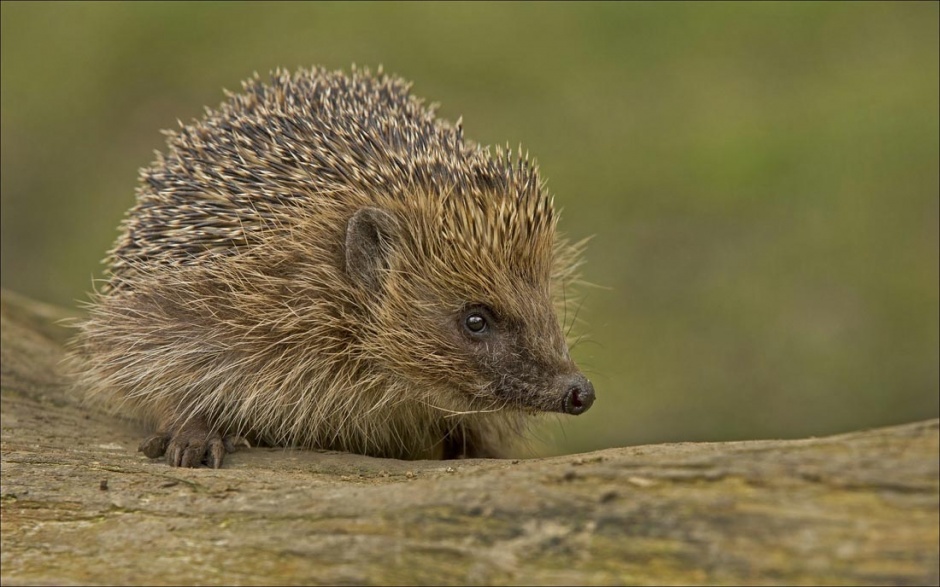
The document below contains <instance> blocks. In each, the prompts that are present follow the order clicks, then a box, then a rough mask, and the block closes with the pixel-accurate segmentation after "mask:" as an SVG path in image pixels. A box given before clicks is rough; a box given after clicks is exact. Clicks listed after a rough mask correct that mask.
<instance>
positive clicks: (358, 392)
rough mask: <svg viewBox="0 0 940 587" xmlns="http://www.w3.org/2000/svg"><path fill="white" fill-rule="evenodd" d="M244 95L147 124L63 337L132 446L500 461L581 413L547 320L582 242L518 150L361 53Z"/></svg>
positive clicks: (583, 389) (583, 402) (206, 461)
mask: <svg viewBox="0 0 940 587" xmlns="http://www.w3.org/2000/svg"><path fill="white" fill-rule="evenodd" d="M242 87H243V91H242V92H240V93H233V92H226V101H225V102H223V103H222V104H221V106H220V107H218V108H217V109H215V110H213V109H209V108H207V109H206V113H205V116H204V117H203V118H202V119H200V120H198V121H193V122H192V123H191V124H188V125H184V124H182V123H180V128H179V129H178V130H176V131H166V133H165V134H167V147H166V150H165V153H160V152H157V153H156V159H155V161H154V162H153V163H152V164H151V165H150V166H149V167H146V168H144V169H142V170H141V171H140V175H139V185H138V188H137V192H136V205H135V206H134V207H133V208H131V209H130V210H129V212H128V213H127V214H126V216H125V219H124V221H123V223H122V225H121V229H120V236H119V237H118V239H117V241H116V243H115V245H114V246H113V248H112V249H111V250H110V252H109V253H108V256H107V258H106V259H105V260H104V263H105V264H106V267H107V268H106V273H105V277H104V279H102V280H101V282H102V283H101V284H99V285H98V286H97V288H96V290H95V291H94V292H93V293H92V294H91V299H90V301H89V302H87V309H88V311H87V317H86V318H85V319H83V321H82V322H81V323H80V324H79V333H78V336H77V337H76V339H75V342H74V344H73V348H72V352H71V356H72V361H73V364H74V365H77V370H78V373H79V383H80V384H81V386H82V387H83V388H84V389H86V390H87V397H88V398H89V399H90V400H91V401H93V402H100V403H101V404H103V405H105V406H108V407H109V408H110V409H112V410H114V411H115V412H116V413H118V414H120V415H124V416H128V417H132V418H135V419H138V420H140V421H143V422H146V423H147V424H148V425H149V426H150V427H151V430H152V432H153V434H152V435H151V436H149V437H147V438H146V439H145V440H144V441H143V442H142V443H141V446H140V450H141V451H142V452H144V454H145V455H146V456H148V457H150V458H159V457H164V458H165V459H166V462H167V463H168V464H169V465H171V466H177V467H199V466H202V465H206V466H209V467H213V468H218V467H220V466H221V465H222V462H223V459H224V457H225V455H226V454H227V453H229V452H232V451H233V450H236V449H237V448H238V447H239V446H243V445H250V444H252V443H254V444H259V445H265V446H279V447H280V446H282V447H295V448H312V449H326V450H336V451H345V452H353V453H359V454H364V455H370V456H375V457H386V458H398V459H452V458H499V457H505V456H507V454H508V451H509V449H510V447H512V446H513V443H514V442H515V441H516V440H518V439H520V438H524V435H525V433H526V430H527V428H528V425H529V423H530V421H531V420H532V418H531V417H532V416H533V415H536V414H541V413H551V412H555V413H562V414H572V415H578V414H581V413H583V412H585V411H586V410H587V409H588V408H590V407H591V405H592V403H593V402H594V399H595V392H594V387H593V385H592V384H591V382H590V381H589V380H588V379H587V378H586V377H585V376H584V375H583V374H582V372H581V371H580V370H579V369H578V367H577V366H576V365H575V363H574V361H573V360H572V358H571V356H570V355H569V345H568V343H567V341H566V334H565V333H563V326H564V324H563V321H564V318H563V317H564V314H563V312H564V304H565V302H566V301H567V298H568V295H567V292H568V291H569V286H570V285H572V284H573V283H574V282H575V281H577V280H578V272H579V266H580V264H581V263H582V258H583V250H584V241H578V242H573V241H570V240H568V239H566V238H563V237H562V236H561V235H560V234H559V233H558V231H557V223H558V213H557V212H556V211H555V208H554V206H553V197H552V196H551V195H550V194H549V193H548V191H547V189H546V186H545V184H544V182H543V181H542V180H541V179H540V175H539V171H538V167H537V165H536V164H535V162H534V161H533V160H530V158H529V156H528V154H525V155H523V154H522V149H521V147H520V148H519V149H518V150H517V152H516V153H515V154H513V153H512V151H511V150H510V149H509V147H508V145H507V147H506V148H497V149H491V148H490V147H482V146H480V145H478V144H476V143H474V142H472V141H470V140H468V139H465V138H464V136H463V124H462V119H458V121H457V122H456V124H452V123H450V122H448V121H445V120H442V119H439V118H438V117H437V115H436V105H426V104H425V102H424V101H423V100H421V99H419V98H417V97H415V96H413V95H412V94H411V85H410V84H409V83H406V82H405V81H404V80H402V79H400V78H398V77H395V76H390V75H388V74H386V73H384V72H383V71H382V69H381V68H379V69H378V70H377V71H376V73H374V74H373V73H372V72H371V71H370V70H368V69H357V68H355V67H353V69H352V70H351V71H350V72H349V73H348V74H347V73H345V72H342V71H327V70H325V69H322V68H313V69H301V70H299V71H296V72H293V73H292V72H288V71H286V70H282V69H278V70H275V71H274V72H272V74H271V76H270V79H269V80H267V81H261V79H260V78H259V76H258V75H257V73H256V74H254V76H253V77H252V78H251V79H249V80H248V81H246V82H244V83H243V84H242ZM559 316H562V318H563V319H562V321H560V320H559Z"/></svg>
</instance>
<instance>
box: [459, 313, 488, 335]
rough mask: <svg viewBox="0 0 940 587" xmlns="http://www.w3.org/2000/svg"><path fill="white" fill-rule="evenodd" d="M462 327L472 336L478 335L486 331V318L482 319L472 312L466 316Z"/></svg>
mask: <svg viewBox="0 0 940 587" xmlns="http://www.w3.org/2000/svg"><path fill="white" fill-rule="evenodd" d="M464 325H465V326H466V327H467V330H469V331H470V332H472V333H473V334H480V333H482V332H484V331H485V330H486V326H487V324H486V318H484V317H483V315H482V314H478V313H476V312H474V313H472V314H470V315H469V316H467V319H466V320H465V321H464Z"/></svg>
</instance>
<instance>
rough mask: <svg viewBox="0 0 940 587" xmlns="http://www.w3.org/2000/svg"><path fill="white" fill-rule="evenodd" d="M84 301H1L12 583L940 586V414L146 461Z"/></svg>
mask: <svg viewBox="0 0 940 587" xmlns="http://www.w3.org/2000/svg"><path fill="white" fill-rule="evenodd" d="M63 316H64V313H63V311H61V310H58V309H56V308H52V307H50V306H46V305H43V304H39V303H37V302H34V301H31V300H28V299H25V298H23V297H21V296H18V295H15V294H12V293H10V292H6V291H4V292H3V295H2V381H0V388H2V395H0V398H2V421H0V426H2V445H0V446H2V471H3V475H2V497H0V513H2V532H0V536H2V546H3V548H2V572H0V577H2V583H3V584H4V585H6V584H40V583H47V584H76V583H98V584H101V583H111V584H113V583H119V584H120V583H125V584H130V583H136V584H173V583H176V584H309V583H326V584H337V583H363V584H390V583H393V584H453V583H457V584H510V583H541V584H559V585H572V584H622V583H636V584H676V583H683V584H686V583H689V584H691V583H736V584H845V583H850V584H925V583H928V584H937V583H938V581H940V571H938V567H940V562H938V559H940V555H938V549H940V530H938V529H940V517H938V516H940V513H938V511H940V507H938V500H940V498H938V475H940V471H938V463H940V424H938V421H937V420H928V421H925V422H917V423H913V424H907V425H902V426H894V427H891V428H883V429H878V430H868V431H862V432H856V433H852V434H843V435H839V436H832V437H828V438H816V439H807V440H795V441H794V440H789V441H752V442H726V443H683V444H665V445H656V446H639V447H629V448H614V449H608V450H602V451H598V452H593V453H589V454H582V455H571V456H565V457H556V458H548V459H531V460H465V461H419V462H406V461H396V460H386V459H374V458H368V457H363V456H358V455H351V454H339V453H330V452H318V451H299V450H293V451H287V450H282V449H258V448H255V449H250V450H246V451H243V452H238V453H235V454H233V455H229V456H228V457H227V459H226V463H225V468H223V469H220V470H209V469H198V470H183V469H171V468H169V467H167V466H166V465H164V464H163V463H162V462H157V461H151V460H149V459H147V458H146V457H144V456H142V455H141V454H139V453H137V452H136V447H137V444H138V442H139V441H140V439H141V438H142V436H143V434H144V431H143V430H141V429H140V428H139V427H138V426H137V425H135V424H134V423H131V422H125V421H122V420H120V419H117V418H115V417H112V416H108V415H106V414H102V413H98V412H95V411H93V410H89V409H87V408H83V407H82V406H81V403H80V401H79V400H78V399H77V398H75V397H73V396H72V395H73V394H72V392H71V388H70V386H69V383H68V381H67V379H66V378H65V377H64V376H63V375H62V374H61V370H60V368H59V361H60V360H61V358H62V353H63V351H62V344H63V342H64V340H65V339H66V338H67V336H68V332H67V330H66V329H65V328H64V327H61V326H58V325H57V324H56V323H55V320H56V319H57V318H61V317H63Z"/></svg>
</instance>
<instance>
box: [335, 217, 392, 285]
mask: <svg viewBox="0 0 940 587" xmlns="http://www.w3.org/2000/svg"><path fill="white" fill-rule="evenodd" d="M397 236H398V223H397V222H395V217H394V216H392V215H391V214H389V213H388V212H386V211H385V210H380V209H378V208H362V209H360V210H359V211H357V212H356V213H355V214H353V216H352V218H350V219H349V222H347V223H346V273H348V274H349V276H350V277H352V278H353V281H355V282H356V283H358V284H359V285H361V286H362V287H364V288H366V289H368V290H370V291H373V292H378V291H379V289H380V288H381V285H382V272H383V271H384V270H386V269H388V267H389V255H390V254H391V252H392V246H393V244H394V242H395V240H396V239H397Z"/></svg>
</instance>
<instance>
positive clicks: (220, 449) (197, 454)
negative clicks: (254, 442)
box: [137, 419, 250, 469]
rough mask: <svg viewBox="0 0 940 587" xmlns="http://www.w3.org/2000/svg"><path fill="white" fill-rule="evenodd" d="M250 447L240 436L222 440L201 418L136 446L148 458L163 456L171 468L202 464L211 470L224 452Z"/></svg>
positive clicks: (220, 461)
mask: <svg viewBox="0 0 940 587" xmlns="http://www.w3.org/2000/svg"><path fill="white" fill-rule="evenodd" d="M242 447H250V445H249V444H248V441H247V440H245V439H244V438H242V437H240V436H226V437H224V438H223V437H222V435H221V434H219V433H218V432H217V431H215V430H212V429H210V428H209V426H208V425H207V424H206V423H205V421H203V420H201V419H192V420H189V421H187V422H186V423H185V424H183V425H182V426H180V427H179V429H177V430H176V431H175V432H172V433H169V432H161V433H158V434H154V435H153V436H150V437H148V438H146V439H144V441H143V442H141V443H140V447H138V449H137V450H138V451H140V452H142V453H144V455H146V456H147V457H149V458H151V459H157V458H160V457H162V456H165V457H166V463H167V464H168V465H170V466H171V467H190V468H194V467H199V466H200V465H203V464H205V465H206V466H208V467H211V468H213V469H218V468H220V467H221V466H222V460H223V459H224V457H225V453H231V452H235V451H236V450H238V449H239V448H242Z"/></svg>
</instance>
